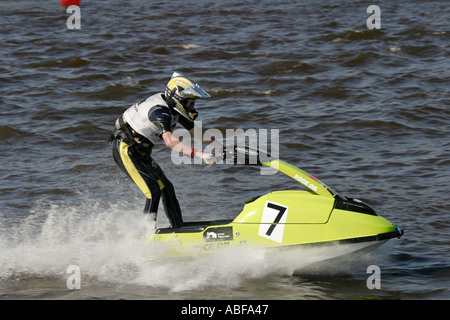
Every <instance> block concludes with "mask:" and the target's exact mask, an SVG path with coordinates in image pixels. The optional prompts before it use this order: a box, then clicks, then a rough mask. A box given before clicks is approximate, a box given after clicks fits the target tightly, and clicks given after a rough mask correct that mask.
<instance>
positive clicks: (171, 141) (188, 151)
mask: <svg viewBox="0 0 450 320" xmlns="http://www.w3.org/2000/svg"><path fill="white" fill-rule="evenodd" d="M162 138H163V140H164V143H165V144H166V146H167V147H169V148H170V149H172V150H174V151H176V152H178V153H182V154H184V155H186V156H189V157H191V158H193V157H194V156H196V157H198V158H201V159H204V160H209V159H210V158H211V155H209V154H207V153H204V152H201V151H200V150H196V149H194V148H191V147H188V146H187V145H185V144H184V143H183V142H181V141H180V140H178V139H177V138H176V137H174V136H173V135H172V132H171V131H166V132H164V133H163V134H162Z"/></svg>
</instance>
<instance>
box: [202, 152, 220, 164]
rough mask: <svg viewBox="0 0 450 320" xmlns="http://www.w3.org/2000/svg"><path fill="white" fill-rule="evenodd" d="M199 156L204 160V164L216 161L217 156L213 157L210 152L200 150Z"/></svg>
mask: <svg viewBox="0 0 450 320" xmlns="http://www.w3.org/2000/svg"><path fill="white" fill-rule="evenodd" d="M201 158H202V159H203V161H205V163H206V164H209V165H214V164H215V163H216V161H217V157H215V156H214V155H213V154H212V153H205V152H202V156H201Z"/></svg>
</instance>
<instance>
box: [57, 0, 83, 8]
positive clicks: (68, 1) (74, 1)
mask: <svg viewBox="0 0 450 320" xmlns="http://www.w3.org/2000/svg"><path fill="white" fill-rule="evenodd" d="M59 1H60V2H61V3H62V4H63V5H65V6H67V7H68V6H79V5H80V3H81V0H59Z"/></svg>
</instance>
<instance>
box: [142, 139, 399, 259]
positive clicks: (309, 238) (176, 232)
mask: <svg viewBox="0 0 450 320" xmlns="http://www.w3.org/2000/svg"><path fill="white" fill-rule="evenodd" d="M230 155H231V159H232V162H233V164H244V165H248V164H253V165H257V166H264V167H271V168H273V169H276V170H278V172H281V173H284V174H285V175H287V176H288V177H290V178H292V179H293V180H295V181H296V182H297V183H300V184H301V185H302V186H304V187H306V188H307V189H308V190H285V191H274V192H271V193H268V194H265V195H262V196H257V197H255V198H252V199H249V200H248V201H246V203H245V205H244V208H243V210H242V211H241V212H240V213H239V214H238V215H237V216H236V217H235V218H234V219H232V220H216V221H199V222H185V223H184V225H183V226H182V227H180V228H159V229H157V230H156V231H155V233H154V234H152V235H151V236H150V237H149V238H148V240H147V243H152V242H155V241H172V242H174V243H177V244H180V245H181V246H186V247H188V246H196V247H200V248H202V249H205V250H213V249H218V248H221V247H225V246H234V245H238V246H239V245H243V244H249V245H253V246H256V247H264V248H277V247H280V248H293V247H308V246H314V247H327V246H334V245H339V247H340V248H344V250H339V251H336V252H335V253H334V255H345V254H348V253H353V252H358V251H361V250H365V251H370V250H373V249H375V248H376V247H378V246H380V245H382V244H383V243H385V242H386V241H387V240H389V239H391V238H396V237H398V238H400V237H401V236H402V235H403V231H402V230H401V229H400V228H399V227H397V226H396V225H395V224H393V223H391V222H390V221H388V220H386V219H385V218H383V217H381V216H379V215H378V214H377V213H376V212H375V210H374V209H372V208H371V207H370V206H369V205H367V204H366V203H364V202H362V201H360V200H357V199H353V198H348V197H344V196H342V195H340V194H338V193H337V192H335V191H334V190H333V189H331V188H330V187H328V186H327V185H326V184H324V183H323V182H321V181H320V180H319V179H317V178H315V177H313V176H312V175H310V174H308V173H307V172H305V171H303V170H301V169H299V168H297V167H295V166H293V165H291V164H289V163H287V162H285V161H282V160H279V159H277V160H270V161H267V162H261V161H260V159H262V158H264V157H261V155H262V153H260V151H258V150H254V149H250V148H243V147H234V148H232V149H231V150H229V151H228V152H225V153H224V159H225V157H227V159H228V160H229V159H230ZM255 156H256V161H255ZM242 159H243V160H244V161H243V162H244V163H243V162H242ZM265 159H267V158H265ZM239 160H241V161H239ZM303 189H304V188H303Z"/></svg>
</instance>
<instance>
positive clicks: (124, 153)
mask: <svg viewBox="0 0 450 320" xmlns="http://www.w3.org/2000/svg"><path fill="white" fill-rule="evenodd" d="M119 150H120V158H121V159H122V163H123V165H124V167H125V169H126V170H127V171H128V174H129V175H130V177H131V179H133V181H134V183H135V184H136V185H137V186H138V187H139V189H141V191H142V192H143V193H144V195H145V196H146V197H147V198H148V199H151V198H152V193H151V192H150V189H149V188H148V186H147V184H146V183H145V181H144V179H143V178H142V176H141V175H140V173H139V171H138V170H137V169H136V167H135V165H134V163H133V161H131V159H130V156H129V155H128V144H126V143H125V142H123V141H121V142H120V147H119ZM158 184H159V187H160V188H161V190H162V189H163V188H164V184H163V183H162V181H161V180H158Z"/></svg>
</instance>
